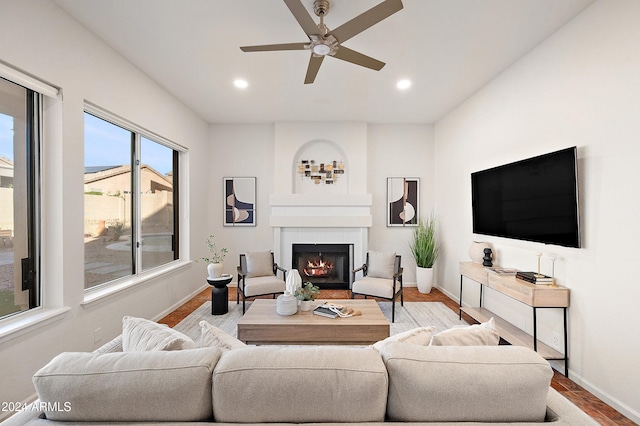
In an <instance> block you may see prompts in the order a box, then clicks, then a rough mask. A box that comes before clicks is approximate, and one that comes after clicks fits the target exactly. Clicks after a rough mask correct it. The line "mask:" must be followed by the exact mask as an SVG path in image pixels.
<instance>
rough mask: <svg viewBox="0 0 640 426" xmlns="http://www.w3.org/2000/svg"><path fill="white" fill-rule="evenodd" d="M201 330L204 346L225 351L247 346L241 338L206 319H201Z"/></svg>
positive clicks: (201, 343)
mask: <svg viewBox="0 0 640 426" xmlns="http://www.w3.org/2000/svg"><path fill="white" fill-rule="evenodd" d="M200 332H201V334H200V347H202V348H205V347H217V348H220V349H222V350H223V351H225V350H232V349H240V348H246V347H247V345H245V344H244V343H243V342H241V341H240V340H238V339H236V338H235V337H233V336H231V335H230V334H228V333H225V332H224V331H222V330H221V329H219V328H218V327H216V326H215V325H211V324H209V323H208V322H206V321H204V320H202V321H200Z"/></svg>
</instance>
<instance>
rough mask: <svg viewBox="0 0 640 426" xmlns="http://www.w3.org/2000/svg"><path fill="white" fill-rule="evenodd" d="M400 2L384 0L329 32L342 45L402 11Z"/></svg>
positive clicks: (399, 0) (398, 0) (400, 0)
mask: <svg viewBox="0 0 640 426" xmlns="http://www.w3.org/2000/svg"><path fill="white" fill-rule="evenodd" d="M402 7H403V6H402V0H385V1H383V2H382V3H380V4H379V5H377V6H374V7H372V8H371V9H369V10H367V11H366V12H364V13H362V14H360V15H358V16H356V17H355V18H353V19H352V20H350V21H349V22H345V23H344V24H342V25H340V26H339V27H338V28H336V29H335V30H333V31H329V34H332V35H333V36H334V37H335V38H336V40H338V42H339V43H344V42H345V41H347V40H349V39H350V38H351V37H353V36H355V35H358V34H360V33H361V32H362V31H364V30H366V29H367V28H369V27H372V26H373V25H375V24H377V23H378V22H380V21H382V20H383V19H385V18H388V17H389V16H391V15H393V14H394V13H396V12H397V11H399V10H401V9H402Z"/></svg>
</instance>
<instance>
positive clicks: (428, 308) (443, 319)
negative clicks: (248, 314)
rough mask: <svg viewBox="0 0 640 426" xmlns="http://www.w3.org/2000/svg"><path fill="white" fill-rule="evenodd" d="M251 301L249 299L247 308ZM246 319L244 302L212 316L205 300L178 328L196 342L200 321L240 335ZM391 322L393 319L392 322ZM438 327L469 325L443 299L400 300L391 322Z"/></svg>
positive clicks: (394, 328) (384, 306) (387, 306)
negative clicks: (223, 312)
mask: <svg viewBox="0 0 640 426" xmlns="http://www.w3.org/2000/svg"><path fill="white" fill-rule="evenodd" d="M378 305H379V306H380V310H382V313H384V315H385V317H387V319H389V320H390V319H391V302H378ZM249 306H251V302H247V309H249ZM240 318H242V304H239V305H238V304H236V302H229V312H228V313H227V314H224V315H211V302H210V301H208V302H205V303H203V304H202V305H201V306H200V307H199V308H198V309H196V310H195V311H193V312H192V313H191V314H189V316H187V317H186V318H185V319H183V320H182V321H180V322H179V323H178V324H176V326H175V327H174V329H175V330H177V331H180V332H181V333H184V334H186V335H187V336H189V337H191V338H192V339H194V340H195V341H196V342H197V341H198V339H199V338H200V326H199V325H198V324H199V323H200V321H202V320H205V321H207V322H208V323H209V324H212V325H215V326H216V327H218V328H220V329H222V330H223V331H225V332H226V333H229V334H230V335H232V336H234V337H236V336H237V334H236V331H237V327H236V324H237V323H238V321H239V320H240ZM389 322H390V321H389ZM430 325H432V326H434V327H436V331H442V330H446V329H448V328H451V327H454V326H456V325H467V323H466V322H465V321H464V320H459V319H458V315H456V314H455V313H454V312H453V311H452V310H451V309H449V308H447V307H446V306H445V305H444V303H441V302H404V306H400V304H399V303H396V321H395V322H394V323H391V327H390V330H389V332H390V334H391V335H392V336H393V335H394V334H397V333H401V332H403V331H407V330H410V329H412V328H415V327H423V326H430Z"/></svg>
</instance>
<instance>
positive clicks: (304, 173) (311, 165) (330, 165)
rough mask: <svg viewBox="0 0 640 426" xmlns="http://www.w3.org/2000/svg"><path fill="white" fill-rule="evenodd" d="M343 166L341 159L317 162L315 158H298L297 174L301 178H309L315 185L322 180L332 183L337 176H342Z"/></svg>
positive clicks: (328, 183) (327, 183)
mask: <svg viewBox="0 0 640 426" xmlns="http://www.w3.org/2000/svg"><path fill="white" fill-rule="evenodd" d="M344 173H345V167H344V163H343V162H342V160H340V161H336V160H333V161H330V162H327V163H318V162H316V161H315V160H300V163H298V175H300V177H301V178H303V179H304V178H309V179H311V180H312V181H313V183H315V184H316V185H319V184H321V183H322V182H324V183H325V184H326V185H333V183H334V182H336V181H337V180H338V178H339V177H341V176H344Z"/></svg>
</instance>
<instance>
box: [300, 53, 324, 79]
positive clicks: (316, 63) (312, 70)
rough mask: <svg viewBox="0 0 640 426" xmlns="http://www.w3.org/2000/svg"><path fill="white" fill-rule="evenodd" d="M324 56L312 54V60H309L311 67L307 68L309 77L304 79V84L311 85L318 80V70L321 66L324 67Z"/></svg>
mask: <svg viewBox="0 0 640 426" xmlns="http://www.w3.org/2000/svg"><path fill="white" fill-rule="evenodd" d="M323 59H324V56H316V55H314V54H311V58H309V66H308V67H307V75H306V76H305V77H304V84H311V83H313V82H314V80H315V79H316V75H317V74H318V70H319V69H320V65H322V60H323Z"/></svg>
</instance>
